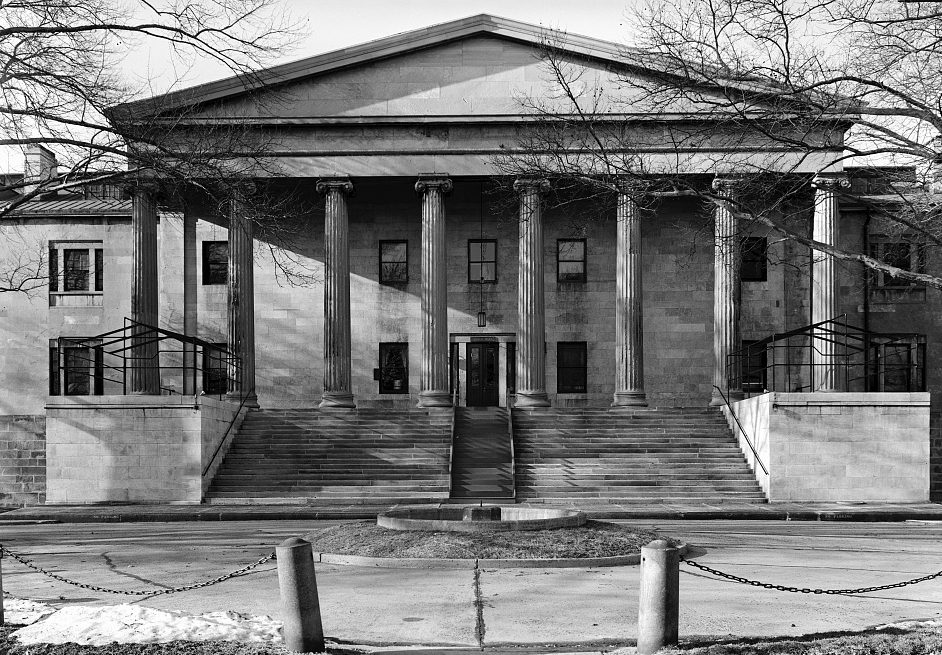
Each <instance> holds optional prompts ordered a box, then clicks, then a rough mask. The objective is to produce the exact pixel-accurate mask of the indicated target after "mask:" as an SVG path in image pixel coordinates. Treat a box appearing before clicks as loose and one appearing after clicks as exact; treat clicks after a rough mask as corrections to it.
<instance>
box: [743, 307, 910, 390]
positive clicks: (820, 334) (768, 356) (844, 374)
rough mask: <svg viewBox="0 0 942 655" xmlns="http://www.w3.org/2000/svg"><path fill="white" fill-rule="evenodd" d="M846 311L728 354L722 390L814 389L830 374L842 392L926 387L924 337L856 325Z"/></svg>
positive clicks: (830, 377) (834, 384)
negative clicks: (848, 319)
mask: <svg viewBox="0 0 942 655" xmlns="http://www.w3.org/2000/svg"><path fill="white" fill-rule="evenodd" d="M846 319H847V317H846V315H841V316H839V317H837V318H833V319H829V320H827V321H821V322H819V323H813V324H811V325H806V326H804V327H801V328H797V329H794V330H789V331H787V332H779V333H775V334H772V335H770V336H768V337H766V338H764V339H759V340H758V341H754V342H752V343H749V344H747V345H745V346H744V347H743V348H741V349H739V350H737V351H735V352H733V353H730V354H729V356H728V357H727V359H726V380H727V387H726V393H727V395H730V392H736V393H738V392H740V391H741V392H742V393H743V394H744V395H745V396H746V397H749V396H752V395H756V394H760V393H765V392H768V391H786V392H803V391H816V390H817V389H818V388H820V387H819V385H818V384H816V379H819V380H820V379H823V378H825V377H829V379H830V380H831V381H832V386H833V387H836V388H838V389H839V390H841V391H924V390H925V385H926V364H925V353H926V340H925V336H924V335H921V334H916V333H906V334H883V333H879V332H871V331H867V330H863V329H862V328H859V327H855V326H853V325H851V324H849V323H848V322H847V320H846Z"/></svg>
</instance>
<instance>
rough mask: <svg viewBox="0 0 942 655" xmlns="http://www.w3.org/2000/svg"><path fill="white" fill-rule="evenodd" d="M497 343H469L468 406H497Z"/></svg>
mask: <svg viewBox="0 0 942 655" xmlns="http://www.w3.org/2000/svg"><path fill="white" fill-rule="evenodd" d="M497 353H498V350H497V344H496V343H474V342H471V343H469V344H468V389H467V400H466V403H467V405H468V407H497V404H498V389H497V387H498V380H499V373H498V369H497Z"/></svg>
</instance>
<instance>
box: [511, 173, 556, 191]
mask: <svg viewBox="0 0 942 655" xmlns="http://www.w3.org/2000/svg"><path fill="white" fill-rule="evenodd" d="M549 190H550V183H549V180H547V179H545V178H542V177H520V178H517V179H516V180H514V191H516V192H517V193H519V194H524V193H547V192H548V191H549Z"/></svg>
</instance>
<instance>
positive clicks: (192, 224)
mask: <svg viewBox="0 0 942 655" xmlns="http://www.w3.org/2000/svg"><path fill="white" fill-rule="evenodd" d="M196 284H197V282H196V216H195V215H194V214H193V212H191V211H187V210H184V211H183V334H185V335H187V336H188V337H195V336H197V327H196V326H197V306H196V302H197V301H196V288H197V287H196ZM196 369H197V362H196V347H195V346H194V345H193V344H189V343H186V344H183V393H184V394H188V395H192V394H195V393H197V387H196Z"/></svg>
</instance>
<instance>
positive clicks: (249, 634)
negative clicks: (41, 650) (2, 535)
mask: <svg viewBox="0 0 942 655" xmlns="http://www.w3.org/2000/svg"><path fill="white" fill-rule="evenodd" d="M11 622H12V620H11ZM11 636H13V637H16V638H17V639H19V641H20V643H22V644H63V643H67V642H70V641H71V642H75V643H77V644H83V645H88V646H103V645H105V644H110V643H112V642H118V643H121V644H156V643H165V642H168V641H177V640H186V641H243V642H256V643H276V644H280V643H282V637H281V622H280V621H275V620H274V619H272V618H271V617H268V616H246V615H242V614H238V613H236V612H210V613H209V614H200V615H193V614H187V613H186V612H178V611H167V610H158V609H152V608H150V607H141V606H138V605H112V606H110V607H65V608H63V609H61V610H59V611H58V612H56V613H55V614H52V615H50V616H49V617H48V618H45V619H43V620H41V621H38V622H36V623H33V624H32V625H28V626H26V627H25V628H20V629H19V630H17V631H16V632H14V633H13V634H12V635H11Z"/></svg>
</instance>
